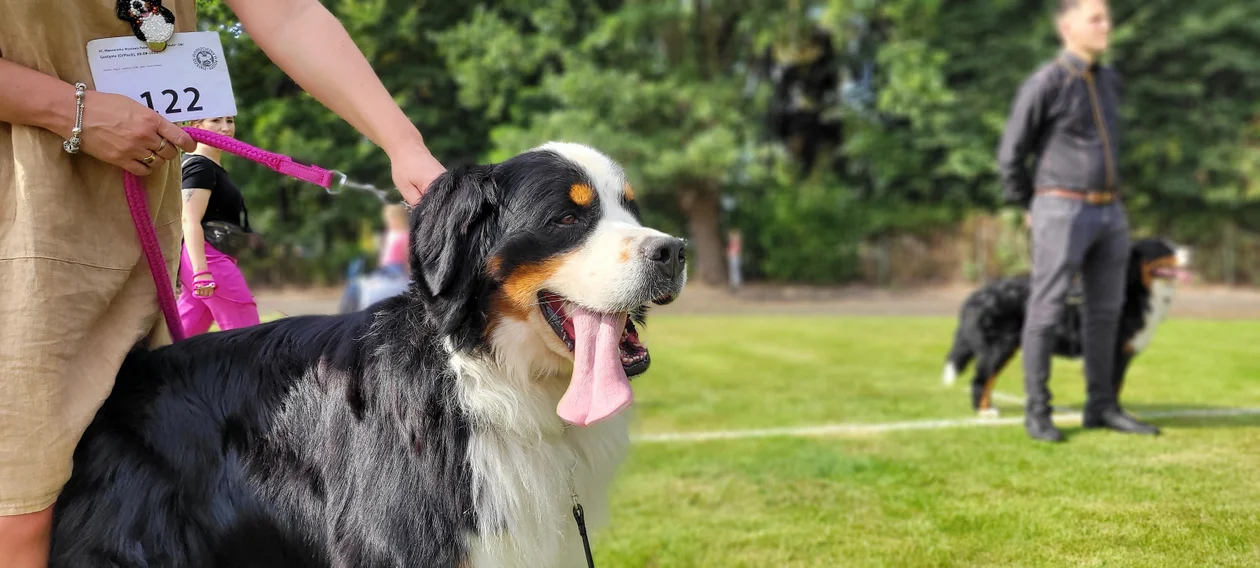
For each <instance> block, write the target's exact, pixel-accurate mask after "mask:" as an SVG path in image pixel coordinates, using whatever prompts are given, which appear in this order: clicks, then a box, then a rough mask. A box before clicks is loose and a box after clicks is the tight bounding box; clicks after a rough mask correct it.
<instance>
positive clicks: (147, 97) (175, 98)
mask: <svg viewBox="0 0 1260 568" xmlns="http://www.w3.org/2000/svg"><path fill="white" fill-rule="evenodd" d="M184 92H185V93H187V94H189V95H192V103H191V104H189V105H188V108H187V109H186V110H188V112H197V111H199V110H204V108H205V107H199V106H197V101H199V100H201V92H199V91H198V90H197V89H196V88H194V87H186V88H184ZM162 94H163V95H166V96H168V97H170V98H171V103H170V104H168V105H166V114H175V113H177V112H184V111H183V110H180V109H178V108H176V107H175V105H177V104H179V93H176V92H175V91H173V90H171V89H166V90H164V91H162ZM140 97H141V98H143V99H144V102H145V104H147V105H149V108H150V109H152V110H157V108H156V107H154V106H153V94H152V93H150V92H149V91H145V92H143V93H140Z"/></svg>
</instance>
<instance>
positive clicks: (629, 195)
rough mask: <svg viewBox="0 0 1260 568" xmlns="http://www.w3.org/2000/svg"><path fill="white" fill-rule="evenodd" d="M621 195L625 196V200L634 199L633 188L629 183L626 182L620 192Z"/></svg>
mask: <svg viewBox="0 0 1260 568" xmlns="http://www.w3.org/2000/svg"><path fill="white" fill-rule="evenodd" d="M622 195H624V196H625V198H626V201H634V188H633V187H631V186H630V184H628V183H627V184H626V188H625V190H624V191H623V192H622Z"/></svg>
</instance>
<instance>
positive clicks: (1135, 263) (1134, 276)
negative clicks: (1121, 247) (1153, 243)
mask: <svg viewBox="0 0 1260 568" xmlns="http://www.w3.org/2000/svg"><path fill="white" fill-rule="evenodd" d="M1128 274H1129V278H1128V281H1127V282H1128V284H1129V285H1130V286H1142V251H1141V249H1140V248H1138V246H1137V245H1136V244H1134V245H1130V246H1129V271H1128Z"/></svg>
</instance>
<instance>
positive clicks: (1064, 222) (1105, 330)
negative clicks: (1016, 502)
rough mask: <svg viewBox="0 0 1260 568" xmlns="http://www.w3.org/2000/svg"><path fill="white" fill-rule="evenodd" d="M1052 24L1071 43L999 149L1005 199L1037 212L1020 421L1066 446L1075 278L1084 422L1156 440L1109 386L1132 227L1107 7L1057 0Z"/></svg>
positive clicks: (1014, 111) (1034, 82)
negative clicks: (1066, 352)
mask: <svg viewBox="0 0 1260 568" xmlns="http://www.w3.org/2000/svg"><path fill="white" fill-rule="evenodd" d="M1056 22H1057V24H1058V29H1059V33H1060V36H1061V38H1062V41H1063V48H1062V50H1061V52H1060V53H1059V55H1058V56H1057V57H1055V58H1054V59H1053V60H1052V61H1050V62H1047V63H1045V64H1044V65H1042V66H1041V68H1040V69H1038V70H1037V71H1036V72H1035V73H1033V74H1032V76H1031V77H1029V78H1028V79H1027V80H1026V81H1025V82H1024V84H1023V85H1022V86H1021V87H1020V89H1019V92H1018V94H1017V95H1016V97H1015V102H1014V104H1013V106H1012V108H1011V112H1010V117H1009V119H1008V120H1007V124H1006V129H1005V131H1004V132H1003V134H1002V141H1001V144H1000V146H999V148H998V163H999V170H1000V175H1001V180H1002V191H1003V197H1004V198H1005V200H1006V201H1007V202H1008V203H1010V204H1013V205H1017V206H1020V207H1023V208H1025V209H1027V210H1028V211H1029V213H1030V215H1029V224H1030V225H1031V229H1032V265H1033V266H1032V277H1031V278H1032V295H1031V297H1030V299H1029V301H1028V313H1027V316H1026V319H1025V323H1024V331H1023V339H1022V345H1023V351H1024V390H1025V392H1026V394H1027V397H1028V398H1027V408H1026V414H1025V419H1024V426H1025V429H1026V430H1027V431H1028V434H1029V436H1031V437H1032V438H1034V439H1037V440H1043V441H1049V442H1059V441H1062V440H1063V435H1062V433H1061V432H1059V430H1058V429H1057V428H1056V427H1055V425H1054V422H1053V421H1052V420H1051V418H1050V408H1051V407H1050V390H1049V389H1048V388H1047V382H1048V381H1049V379H1050V359H1051V355H1052V351H1053V347H1054V346H1053V343H1052V342H1053V341H1054V335H1053V328H1054V325H1055V322H1056V321H1057V320H1058V318H1059V316H1060V314H1061V313H1062V311H1063V309H1064V305H1065V298H1066V297H1067V294H1068V291H1069V288H1070V286H1071V283H1072V279H1073V277H1074V276H1076V275H1077V274H1079V275H1080V276H1081V280H1082V282H1083V285H1084V295H1085V309H1084V311H1083V316H1082V317H1083V320H1084V343H1085V354H1084V359H1085V380H1086V384H1087V391H1088V400H1087V402H1086V405H1085V410H1084V415H1083V425H1084V426H1085V427H1086V428H1110V429H1113V430H1118V431H1121V432H1131V433H1141V434H1158V433H1159V430H1158V429H1157V428H1155V427H1154V426H1151V425H1149V424H1145V423H1143V422H1141V421H1139V420H1137V419H1136V418H1134V417H1133V416H1131V415H1129V414H1127V413H1126V412H1125V411H1123V410H1122V409H1121V407H1120V404H1119V400H1118V393H1117V392H1116V391H1117V389H1116V388H1115V386H1114V384H1113V374H1114V366H1115V352H1116V346H1115V342H1116V332H1117V328H1118V326H1119V320H1120V309H1121V307H1122V304H1123V301H1124V297H1123V294H1124V282H1125V269H1126V266H1127V261H1128V256H1129V234H1128V233H1129V224H1128V218H1127V215H1126V214H1125V210H1124V206H1123V202H1122V199H1121V198H1122V193H1123V189H1122V188H1123V185H1122V183H1121V181H1122V180H1121V178H1120V171H1119V167H1118V162H1119V156H1120V149H1121V143H1120V140H1121V123H1120V114H1119V108H1118V107H1119V103H1120V99H1121V97H1122V95H1123V92H1124V86H1123V83H1122V81H1121V78H1120V76H1119V74H1117V73H1116V71H1115V70H1114V69H1112V68H1110V67H1107V66H1104V65H1101V64H1100V63H1099V58H1100V57H1101V56H1102V55H1103V53H1104V52H1105V51H1106V49H1107V44H1108V39H1109V35H1110V32H1111V16H1110V13H1109V10H1108V5H1107V3H1106V1H1105V0H1060V1H1059V4H1058V10H1057V18H1056ZM1030 159H1033V161H1034V162H1035V165H1034V166H1033V167H1032V168H1030V167H1029V164H1028V163H1027V162H1028V161H1029V160H1030Z"/></svg>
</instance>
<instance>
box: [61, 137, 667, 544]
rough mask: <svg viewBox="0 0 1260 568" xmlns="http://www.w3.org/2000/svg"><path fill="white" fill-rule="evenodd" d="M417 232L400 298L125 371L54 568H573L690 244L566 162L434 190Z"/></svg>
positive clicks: (516, 160)
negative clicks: (654, 307)
mask: <svg viewBox="0 0 1260 568" xmlns="http://www.w3.org/2000/svg"><path fill="white" fill-rule="evenodd" d="M411 223H412V224H411V231H412V236H413V240H412V248H411V253H410V255H411V266H412V267H413V276H414V278H413V284H412V285H411V287H410V288H409V289H408V290H407V291H406V292H405V293H404V294H402V295H399V296H396V297H393V298H389V299H386V300H382V301H381V302H378V303H377V304H375V305H372V306H370V307H368V308H367V309H365V310H364V311H361V312H356V313H352V314H345V315H336V316H305V317H292V318H286V319H283V320H279V321H275V322H271V323H266V324H262V325H257V326H253V327H249V328H243V329H237V330H232V331H228V332H220V333H213V334H206V335H200V336H196V337H192V338H189V339H187V340H184V341H181V342H178V343H176V344H174V345H169V346H165V347H162V348H159V349H156V350H144V349H139V348H138V349H136V350H134V351H133V352H132V353H131V354H129V355H128V357H127V358H126V361H125V363H124V364H123V366H122V369H121V370H120V372H119V373H118V378H117V383H116V385H115V387H114V390H113V392H112V393H111V395H110V396H109V398H108V399H107V400H106V401H105V403H104V405H103V406H102V408H101V409H100V411H99V413H98V414H97V415H96V417H95V419H94V420H93V422H92V423H91V426H90V427H89V428H88V430H87V432H86V433H85V434H84V436H83V438H82V441H81V442H80V444H79V445H78V447H77V449H76V452H75V455H74V473H73V476H72V477H71V479H70V480H69V482H68V484H67V485H66V486H65V489H64V492H63V493H62V494H61V497H60V499H59V500H58V501H57V503H56V505H55V508H54V511H55V526H54V535H53V550H52V566H56V567H65V568H71V567H73V568H93V567H106V566H109V567H162V568H185V567H187V568H193V567H198V568H199V567H224V568H226V567H233V568H242V567H264V566H265V567H268V568H281V567H299V566H300V567H303V568H310V567H321V566H326V567H333V566H336V567H356V568H370V567H421V566H423V567H443V566H449V567H461V568H463V567H479V566H522V567H530V568H538V567H550V566H585V565H586V554H587V552H586V551H585V547H584V543H583V536H585V535H584V533H585V529H582V531H583V532H582V533H581V534H580V532H579V527H578V522H577V520H576V519H575V517H577V516H579V515H580V516H581V517H582V518H583V521H584V524H585V526H586V527H589V529H590V530H595V529H598V528H599V527H600V526H601V525H604V524H605V523H606V521H607V517H608V496H607V493H608V490H609V484H610V482H611V481H612V479H613V477H614V474H615V472H616V471H617V469H618V466H619V464H620V463H621V462H622V460H623V458H625V456H626V453H627V450H628V447H629V432H628V426H627V425H628V421H629V417H628V412H626V411H625V409H626V407H627V406H629V405H630V404H631V402H632V400H633V394H632V392H631V388H630V377H635V376H637V375H639V374H641V373H643V372H644V371H646V370H647V369H648V366H649V364H650V362H651V358H650V356H649V354H648V350H647V348H646V347H645V346H644V343H643V341H641V339H640V337H639V329H640V326H642V325H643V324H644V320H645V316H646V312H647V308H648V307H649V305H650V304H653V303H654V304H665V303H668V302H670V301H672V300H673V299H674V298H676V297H677V296H678V294H680V293H681V291H682V289H683V287H684V284H685V282H686V279H687V272H686V257H685V252H684V242H683V241H682V240H681V239H678V238H674V237H672V236H669V235H667V234H664V233H662V232H660V231H657V230H654V229H651V228H648V227H645V226H643V225H642V223H641V220H640V212H639V209H638V205H637V204H636V201H635V195H634V190H633V189H632V187H631V185H630V184H629V183H627V181H626V175H625V173H624V171H623V169H622V168H621V167H620V166H619V165H618V164H616V163H615V162H613V161H612V160H611V159H609V158H608V157H606V156H605V155H604V154H601V153H599V152H598V151H596V150H594V149H591V148H589V147H586V146H583V145H576V144H568V143H550V144H547V145H544V146H541V147H539V148H536V149H534V150H531V151H528V152H525V153H523V154H520V155H518V156H515V157H513V158H511V159H509V160H507V161H505V162H502V163H498V164H494V165H484V166H482V165H479V166H469V167H461V168H457V169H453V170H451V171H449V172H448V173H445V174H443V175H442V177H440V178H439V179H438V180H437V181H436V182H435V183H434V185H433V186H432V188H431V189H430V191H429V192H428V193H427V194H426V195H425V197H424V199H422V200H421V202H420V204H419V205H418V206H417V207H416V209H415V210H414V211H413V212H412V221H411ZM575 503H577V504H580V508H579V507H577V506H575Z"/></svg>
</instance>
